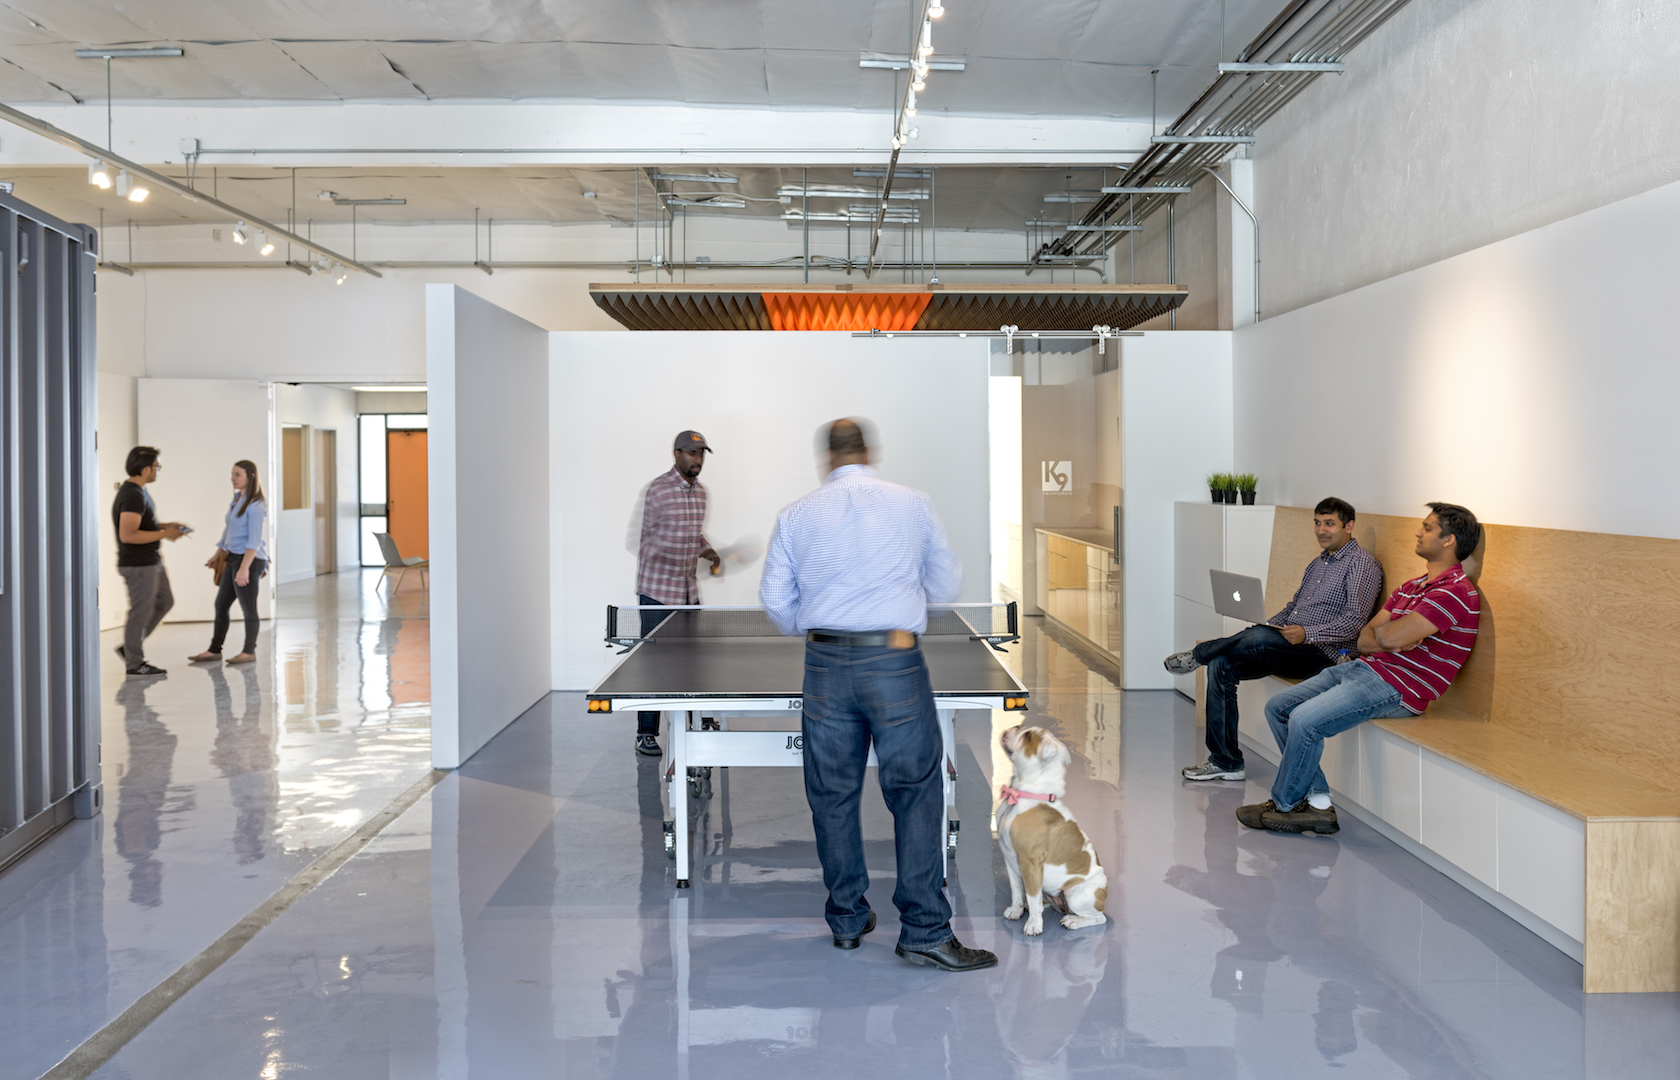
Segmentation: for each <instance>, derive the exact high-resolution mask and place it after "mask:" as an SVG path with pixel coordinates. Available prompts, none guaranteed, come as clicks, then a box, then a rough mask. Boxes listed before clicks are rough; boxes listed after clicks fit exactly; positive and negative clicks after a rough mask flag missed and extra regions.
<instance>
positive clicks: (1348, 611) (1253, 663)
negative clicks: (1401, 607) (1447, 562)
mask: <svg viewBox="0 0 1680 1080" xmlns="http://www.w3.org/2000/svg"><path fill="white" fill-rule="evenodd" d="M1354 520H1355V519H1354V512H1353V507H1352V506H1351V505H1349V504H1348V503H1346V502H1344V501H1342V500H1341V499H1336V498H1329V499H1325V500H1324V501H1323V502H1320V503H1319V504H1318V505H1317V506H1315V507H1314V508H1313V535H1314V536H1315V537H1316V538H1317V540H1318V546H1319V548H1320V551H1319V554H1318V557H1317V558H1315V559H1313V561H1312V562H1310V563H1308V564H1307V571H1306V573H1305V574H1303V575H1301V587H1300V588H1299V589H1297V590H1296V591H1295V596H1294V598H1293V599H1292V600H1290V601H1289V603H1288V604H1285V605H1284V608H1283V610H1282V611H1280V612H1278V613H1277V614H1276V615H1273V616H1272V617H1271V618H1270V619H1267V620H1266V621H1265V622H1264V623H1259V624H1256V625H1254V626H1250V627H1248V628H1247V629H1246V630H1243V631H1241V632H1240V633H1236V634H1232V635H1231V636H1230V637H1225V638H1215V639H1214V640H1212V641H1204V642H1202V643H1201V644H1200V645H1197V646H1196V647H1195V648H1194V649H1191V650H1190V651H1188V652H1181V653H1174V654H1173V655H1171V656H1169V657H1167V659H1166V667H1167V670H1168V671H1170V672H1172V673H1173V674H1174V675H1188V674H1190V673H1191V672H1192V671H1195V670H1196V668H1198V667H1200V666H1201V665H1203V664H1206V665H1207V669H1208V674H1207V748H1208V756H1207V760H1206V761H1202V762H1200V763H1198V764H1195V765H1187V766H1185V767H1184V768H1183V769H1182V770H1180V771H1181V772H1182V774H1183V776H1184V778H1185V779H1186V780H1242V779H1244V778H1245V777H1246V776H1247V773H1246V772H1245V771H1244V768H1243V754H1242V747H1241V746H1239V745H1238V744H1237V683H1238V682H1239V681H1240V680H1242V679H1259V678H1263V677H1265V676H1267V675H1280V676H1282V677H1284V678H1286V679H1307V678H1311V677H1312V676H1314V675H1317V674H1318V673H1319V672H1321V671H1323V670H1324V669H1325V668H1327V667H1330V666H1331V665H1332V664H1335V663H1337V662H1338V660H1339V659H1340V658H1341V653H1342V652H1343V650H1347V651H1348V652H1349V653H1350V654H1352V653H1355V652H1356V647H1355V642H1356V641H1357V640H1358V638H1359V631H1360V630H1361V629H1363V628H1364V626H1365V622H1366V620H1367V619H1369V618H1370V617H1371V613H1372V612H1373V611H1374V610H1376V606H1377V600H1378V599H1379V598H1381V596H1382V587H1383V570H1382V564H1381V563H1379V562H1378V561H1377V557H1376V556H1375V555H1372V554H1371V553H1370V552H1369V551H1366V550H1365V549H1364V548H1362V547H1360V546H1359V541H1357V540H1355V539H1354V538H1353V526H1354Z"/></svg>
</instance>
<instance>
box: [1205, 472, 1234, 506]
mask: <svg viewBox="0 0 1680 1080" xmlns="http://www.w3.org/2000/svg"><path fill="white" fill-rule="evenodd" d="M1230 482H1231V477H1230V476H1229V475H1228V474H1226V473H1222V472H1216V473H1208V478H1207V486H1208V494H1209V495H1211V496H1212V497H1213V501H1214V502H1216V503H1222V502H1224V501H1225V489H1226V487H1227V486H1229V484H1230Z"/></svg>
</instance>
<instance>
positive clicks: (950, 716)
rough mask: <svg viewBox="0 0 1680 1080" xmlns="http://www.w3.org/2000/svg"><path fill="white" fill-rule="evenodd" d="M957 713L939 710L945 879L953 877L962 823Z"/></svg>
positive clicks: (941, 853) (941, 856)
mask: <svg viewBox="0 0 1680 1080" xmlns="http://www.w3.org/2000/svg"><path fill="white" fill-rule="evenodd" d="M956 719H957V713H956V710H954V709H940V710H939V734H940V736H941V737H942V738H943V739H944V742H945V761H944V762H943V765H944V767H943V768H942V769H940V777H939V778H940V780H941V781H942V782H943V783H944V785H945V828H944V830H943V831H942V832H941V833H940V836H939V859H940V864H941V865H942V866H944V867H945V877H946V880H947V881H949V880H950V877H951V855H952V854H953V853H954V851H955V849H956V846H957V830H958V829H959V828H960V827H961V822H959V821H958V820H957V764H956V763H957V737H956V729H955V724H956Z"/></svg>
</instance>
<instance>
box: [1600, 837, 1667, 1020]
mask: <svg viewBox="0 0 1680 1080" xmlns="http://www.w3.org/2000/svg"><path fill="white" fill-rule="evenodd" d="M1676 881H1680V822H1674V821H1589V822H1587V939H1586V941H1585V942H1583V945H1584V946H1585V949H1586V962H1585V963H1584V964H1583V965H1582V967H1583V971H1582V989H1584V990H1585V991H1586V992H1587V993H1589V994H1637V993H1673V992H1675V991H1677V990H1680V890H1677V889H1676V888H1675V884H1674V883H1675V882H1676Z"/></svg>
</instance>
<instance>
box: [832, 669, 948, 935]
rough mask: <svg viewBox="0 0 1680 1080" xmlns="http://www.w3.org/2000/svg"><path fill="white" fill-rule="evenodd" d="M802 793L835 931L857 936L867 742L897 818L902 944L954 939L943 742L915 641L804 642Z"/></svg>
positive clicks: (864, 876) (896, 899)
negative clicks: (947, 882)
mask: <svg viewBox="0 0 1680 1080" xmlns="http://www.w3.org/2000/svg"><path fill="white" fill-rule="evenodd" d="M801 727H802V730H803V732H804V740H805V799H806V801H807V802H809V803H810V804H811V819H812V822H813V824H814V825H815V827H816V834H817V858H818V859H820V860H821V861H822V868H823V884H824V885H825V886H827V888H828V903H827V904H826V905H825V908H824V911H825V913H826V915H827V916H828V925H829V928H830V929H832V930H833V931H834V934H835V936H836V937H856V936H857V935H859V934H861V933H863V927H864V924H865V923H866V922H867V921H868V919H869V902H868V900H866V899H865V898H864V892H865V891H866V890H867V889H868V888H869V870H868V867H866V866H865V865H864V861H863V828H862V826H861V824H860V823H859V821H858V803H859V800H860V799H861V798H862V796H863V779H864V772H865V768H866V764H867V762H868V758H869V744H870V742H871V741H873V742H874V743H875V756H876V760H877V761H878V762H879V777H878V779H879V780H880V783H881V794H882V796H883V797H884V798H885V799H886V803H887V809H888V810H890V811H892V816H893V839H894V848H895V850H896V852H897V854H898V887H897V888H896V889H894V890H893V903H894V904H895V905H897V907H898V911H899V916H900V918H899V934H898V943H899V945H900V946H902V947H903V948H906V949H929V948H933V947H934V946H937V945H943V944H944V943H945V942H947V941H949V940H951V937H952V933H951V904H950V901H948V900H946V898H945V893H944V891H943V887H944V878H945V867H944V863H943V859H942V857H941V852H942V851H943V848H942V847H941V839H942V837H943V835H944V831H945V787H944V782H943V781H942V780H941V779H940V775H939V770H940V767H941V765H942V764H943V762H944V758H945V740H944V737H943V736H941V735H940V732H939V713H938V711H937V710H936V708H935V706H934V703H933V684H932V683H931V682H930V681H929V680H928V671H927V664H926V662H924V661H923V659H922V650H921V648H920V647H917V648H912V649H889V648H886V647H885V646H881V647H878V648H877V647H869V646H852V645H819V644H816V643H815V642H807V643H806V645H805V715H804V721H803V723H802V725H801Z"/></svg>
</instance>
